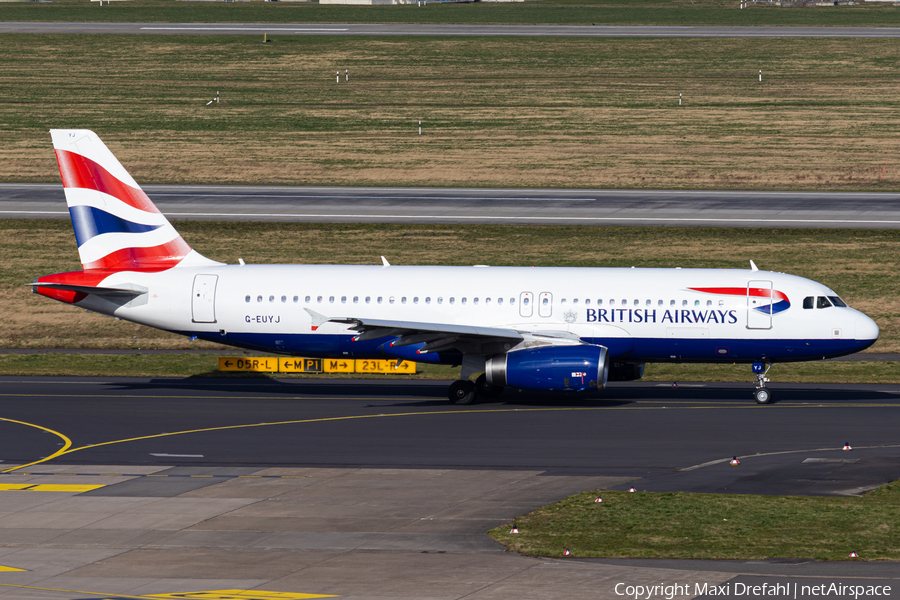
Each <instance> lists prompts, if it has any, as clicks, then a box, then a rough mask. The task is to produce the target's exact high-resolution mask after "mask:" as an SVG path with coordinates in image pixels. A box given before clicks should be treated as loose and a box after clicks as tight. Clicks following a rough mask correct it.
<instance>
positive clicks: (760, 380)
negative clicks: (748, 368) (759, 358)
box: [753, 362, 772, 404]
mask: <svg viewBox="0 0 900 600" xmlns="http://www.w3.org/2000/svg"><path fill="white" fill-rule="evenodd" d="M771 368H772V363H765V362H756V363H753V374H754V375H756V391H755V392H753V397H754V399H755V400H756V403H757V404H768V403H769V402H771V401H772V394H771V392H769V390H767V389H766V384H767V383H768V382H769V378H768V377H766V375H767V374H768V373H769V369H771Z"/></svg>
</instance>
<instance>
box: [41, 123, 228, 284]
mask: <svg viewBox="0 0 900 600" xmlns="http://www.w3.org/2000/svg"><path fill="white" fill-rule="evenodd" d="M50 135H51V136H52V138H53V148H54V149H55V150H56V160H57V162H58V163H59V173H60V176H61V177H62V182H63V187H64V188H65V192H66V203H67V204H68V205H69V213H70V214H71V216H72V226H73V227H74V228H75V239H76V241H77V242H78V253H79V255H80V257H81V265H82V267H83V268H84V269H85V270H89V269H109V270H114V271H119V270H142V271H163V270H166V269H170V268H172V267H175V266H178V265H181V266H200V265H203V264H214V263H213V261H209V260H208V259H206V258H204V257H203V256H201V255H200V254H198V253H196V252H194V251H193V250H192V249H191V247H190V246H188V244H187V242H185V241H184V240H183V239H182V238H181V236H180V235H179V234H178V232H177V231H175V228H173V227H172V225H171V224H169V221H168V220H167V219H166V218H165V216H163V214H162V213H161V212H159V209H157V208H156V206H154V205H153V202H152V201H151V200H150V198H148V197H147V195H146V194H145V193H144V192H143V190H141V188H140V186H139V185H138V184H137V183H136V182H135V181H134V179H132V178H131V175H129V174H128V172H127V171H126V170H125V168H124V167H122V165H121V164H120V163H119V161H118V160H117V159H116V157H115V156H113V154H112V152H110V151H109V149H108V148H107V147H106V145H105V144H104V143H103V142H102V141H100V138H98V137H97V135H96V134H95V133H94V132H93V131H89V130H86V129H53V130H51V131H50Z"/></svg>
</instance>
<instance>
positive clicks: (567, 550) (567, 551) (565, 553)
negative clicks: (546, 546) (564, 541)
mask: <svg viewBox="0 0 900 600" xmlns="http://www.w3.org/2000/svg"><path fill="white" fill-rule="evenodd" d="M570 554H572V553H571V552H569V549H568V548H566V551H565V552H563V556H569V555H570Z"/></svg>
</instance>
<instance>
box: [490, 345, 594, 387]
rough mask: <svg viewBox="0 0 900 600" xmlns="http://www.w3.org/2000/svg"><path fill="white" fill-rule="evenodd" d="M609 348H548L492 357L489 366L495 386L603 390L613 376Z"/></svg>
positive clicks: (581, 346) (586, 346)
mask: <svg viewBox="0 0 900 600" xmlns="http://www.w3.org/2000/svg"><path fill="white" fill-rule="evenodd" d="M607 355H608V351H607V349H606V347H605V346H594V345H589V344H579V345H577V346H544V347H542V348H529V349H526V350H516V351H514V352H507V353H506V354H499V355H497V356H492V357H491V358H489V359H488V360H487V362H486V363H485V377H486V379H487V382H488V383H489V384H491V385H499V386H508V387H516V388H522V389H526V390H546V391H554V390H573V391H581V390H587V389H599V388H602V387H604V386H606V380H607V378H608V376H609V361H608V360H607Z"/></svg>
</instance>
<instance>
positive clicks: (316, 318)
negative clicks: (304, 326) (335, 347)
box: [303, 308, 328, 331]
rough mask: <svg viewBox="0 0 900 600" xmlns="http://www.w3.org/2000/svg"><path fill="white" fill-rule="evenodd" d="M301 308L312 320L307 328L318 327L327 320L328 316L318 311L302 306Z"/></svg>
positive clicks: (313, 328)
mask: <svg viewBox="0 0 900 600" xmlns="http://www.w3.org/2000/svg"><path fill="white" fill-rule="evenodd" d="M303 310H305V311H306V312H308V313H309V316H310V317H312V322H311V323H310V327H309V328H310V329H312V330H313V331H315V330H316V329H318V328H319V327H320V326H321V325H322V323H327V322H328V317H326V316H325V315H320V314H319V313H317V312H316V311H314V310H312V309H311V308H304V309H303Z"/></svg>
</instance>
